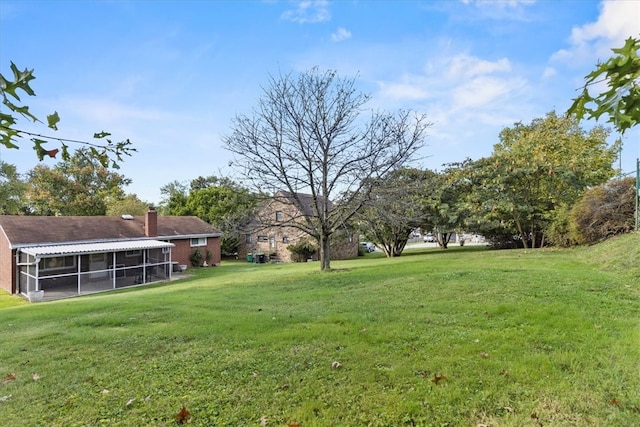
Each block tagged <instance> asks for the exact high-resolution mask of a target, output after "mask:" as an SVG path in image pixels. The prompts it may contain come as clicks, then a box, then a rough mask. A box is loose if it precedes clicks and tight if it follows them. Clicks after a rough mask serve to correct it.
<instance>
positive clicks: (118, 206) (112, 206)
mask: <svg viewBox="0 0 640 427" xmlns="http://www.w3.org/2000/svg"><path fill="white" fill-rule="evenodd" d="M106 204H107V215H110V216H120V215H126V214H128V215H138V216H141V215H144V214H145V213H146V212H147V211H148V210H149V207H150V206H151V204H150V203H149V202H144V201H142V200H140V199H139V198H138V196H137V195H135V194H127V195H125V196H123V197H122V198H117V199H116V198H109V199H108V200H107V202H106Z"/></svg>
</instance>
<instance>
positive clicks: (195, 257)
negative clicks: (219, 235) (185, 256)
mask: <svg viewBox="0 0 640 427" xmlns="http://www.w3.org/2000/svg"><path fill="white" fill-rule="evenodd" d="M189 261H191V266H192V267H199V266H200V261H202V252H200V249H195V250H194V251H193V252H191V255H189Z"/></svg>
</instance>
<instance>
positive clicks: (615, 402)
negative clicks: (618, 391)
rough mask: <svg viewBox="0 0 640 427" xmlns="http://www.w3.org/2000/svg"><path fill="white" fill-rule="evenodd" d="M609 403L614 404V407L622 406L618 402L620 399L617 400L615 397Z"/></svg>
mask: <svg viewBox="0 0 640 427" xmlns="http://www.w3.org/2000/svg"><path fill="white" fill-rule="evenodd" d="M609 403H610V404H612V405H613V406H620V402H618V399H616V398H615V397H614V398H613V399H611V400H610V401H609Z"/></svg>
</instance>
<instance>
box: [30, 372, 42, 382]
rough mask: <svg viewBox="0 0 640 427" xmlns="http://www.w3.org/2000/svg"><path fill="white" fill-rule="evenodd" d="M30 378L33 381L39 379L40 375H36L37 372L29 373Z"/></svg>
mask: <svg viewBox="0 0 640 427" xmlns="http://www.w3.org/2000/svg"><path fill="white" fill-rule="evenodd" d="M31 379H32V380H34V381H38V380H39V379H40V375H38V374H32V375H31Z"/></svg>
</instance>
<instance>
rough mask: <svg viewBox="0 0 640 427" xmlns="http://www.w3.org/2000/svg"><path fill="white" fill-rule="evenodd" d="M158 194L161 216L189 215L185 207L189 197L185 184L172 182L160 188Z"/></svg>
mask: <svg viewBox="0 0 640 427" xmlns="http://www.w3.org/2000/svg"><path fill="white" fill-rule="evenodd" d="M160 194H161V196H162V200H161V201H160V212H161V213H162V214H163V215H175V216H181V215H190V214H188V213H187V207H186V206H187V197H189V187H188V186H187V185H186V184H184V183H181V182H179V181H172V182H170V183H168V184H165V185H163V186H162V187H160Z"/></svg>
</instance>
